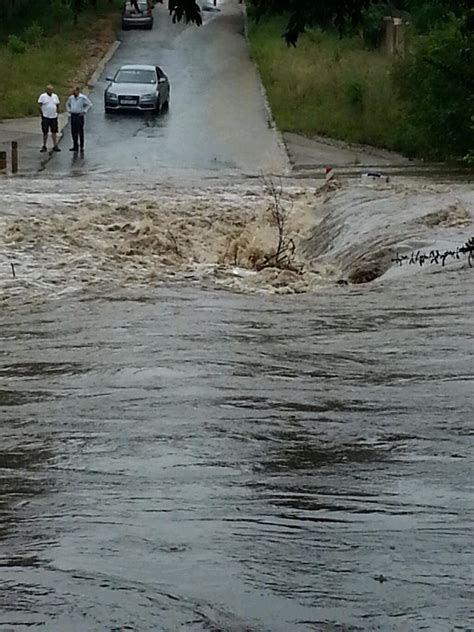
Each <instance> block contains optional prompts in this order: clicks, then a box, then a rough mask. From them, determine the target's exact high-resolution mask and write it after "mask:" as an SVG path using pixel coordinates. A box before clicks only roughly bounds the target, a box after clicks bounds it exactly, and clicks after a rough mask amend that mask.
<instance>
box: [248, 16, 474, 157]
mask: <svg viewBox="0 0 474 632" xmlns="http://www.w3.org/2000/svg"><path fill="white" fill-rule="evenodd" d="M373 9H374V11H373V14H372V17H371V19H372V23H371V24H372V33H373V34H374V39H373V40H372V43H375V41H376V39H377V37H378V36H377V35H376V33H377V28H376V25H377V24H378V21H379V19H380V18H381V15H382V13H383V11H381V10H380V9H379V8H377V7H374V8H373ZM436 15H437V14H436ZM422 17H423V19H424V20H425V23H426V20H427V17H426V16H422ZM420 19H421V18H420ZM430 19H431V20H434V17H433V16H431V17H430ZM366 24H367V22H366ZM284 25H285V20H284V18H281V19H276V18H275V19H272V20H269V21H265V22H261V23H260V24H259V25H258V26H257V25H256V24H255V23H251V24H250V28H249V35H250V42H251V47H252V51H253V55H254V57H255V59H256V61H257V63H258V66H259V69H260V73H261V76H262V80H263V83H264V85H265V87H266V90H267V93H268V97H269V101H270V105H271V107H272V110H273V114H274V117H275V120H276V122H277V124H278V126H279V127H280V129H281V130H282V131H291V132H299V133H303V134H307V135H315V134H321V135H326V136H331V137H334V138H339V139H343V140H346V141H349V142H356V143H366V144H371V145H375V146H380V147H386V148H388V149H392V150H396V151H401V152H403V153H405V154H406V155H409V156H420V157H425V158H430V159H450V158H457V159H459V158H464V157H466V159H467V158H468V155H470V156H471V159H472V156H473V155H474V139H473V136H474V130H473V123H472V117H473V115H474V59H473V55H474V41H473V39H474V35H473V31H472V29H470V28H469V26H468V18H467V16H466V17H465V18H458V17H454V16H453V15H451V16H450V17H447V18H446V19H445V20H444V21H442V22H441V23H438V25H437V26H436V28H435V29H432V30H431V31H430V32H429V34H426V35H415V34H413V33H411V34H410V37H409V44H408V50H407V54H406V55H405V57H404V58H403V59H399V58H397V57H390V56H388V55H385V54H384V53H382V52H381V51H380V50H379V49H373V48H370V49H368V48H367V46H366V45H365V42H364V40H365V39H366V34H365V33H364V38H361V37H360V36H346V37H344V38H342V39H341V38H339V37H338V36H337V35H336V34H334V33H332V32H328V31H322V30H319V29H314V30H311V31H308V32H306V33H305V34H303V35H302V36H301V38H300V40H299V41H298V45H297V47H296V48H288V47H287V46H286V45H285V43H284V42H283V40H282V38H281V33H282V32H283V30H284Z"/></svg>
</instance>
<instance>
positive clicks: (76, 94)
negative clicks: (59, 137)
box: [66, 86, 92, 152]
mask: <svg viewBox="0 0 474 632" xmlns="http://www.w3.org/2000/svg"><path fill="white" fill-rule="evenodd" d="M91 107H92V102H91V100H90V99H89V97H87V96H86V95H85V94H82V92H81V91H80V89H79V87H78V86H76V87H75V88H74V90H73V93H72V94H71V96H70V97H69V99H68V100H67V101H66V110H67V111H68V113H69V114H70V115H71V136H72V147H71V149H70V150H69V151H79V149H80V150H81V152H83V151H84V120H85V116H86V114H87V112H88V111H89V110H90V109H91Z"/></svg>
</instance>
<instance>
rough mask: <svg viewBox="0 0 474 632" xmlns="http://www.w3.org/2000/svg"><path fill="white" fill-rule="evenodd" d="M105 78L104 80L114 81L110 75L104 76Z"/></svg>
mask: <svg viewBox="0 0 474 632" xmlns="http://www.w3.org/2000/svg"><path fill="white" fill-rule="evenodd" d="M105 80H106V81H112V83H113V81H114V80H113V79H112V77H106V78H105Z"/></svg>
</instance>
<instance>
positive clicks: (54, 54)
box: [0, 2, 119, 119]
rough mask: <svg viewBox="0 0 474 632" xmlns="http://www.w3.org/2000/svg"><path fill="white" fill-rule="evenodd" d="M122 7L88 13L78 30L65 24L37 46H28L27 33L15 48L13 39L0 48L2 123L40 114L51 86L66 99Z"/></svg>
mask: <svg viewBox="0 0 474 632" xmlns="http://www.w3.org/2000/svg"><path fill="white" fill-rule="evenodd" d="M118 5H119V3H118V2H115V3H114V4H112V3H107V4H104V5H103V7H101V10H99V12H97V13H96V12H87V13H85V14H84V15H82V16H81V19H80V21H79V24H77V25H76V26H73V24H72V21H65V22H64V23H63V24H62V26H61V28H59V29H57V32H56V33H55V34H54V35H50V36H43V37H41V38H40V40H39V41H36V42H35V43H26V42H25V43H24V40H22V39H21V38H22V37H23V38H25V33H26V35H27V34H28V32H27V31H25V30H23V31H21V32H20V33H19V34H18V35H15V37H14V38H13V44H15V45H13V46H12V41H11V38H10V45H9V44H8V43H4V44H2V45H0V86H1V90H0V119H2V118H12V117H21V116H32V115H35V114H37V112H38V106H37V100H38V95H39V94H40V93H41V92H44V89H45V87H46V85H47V84H48V83H52V84H53V86H54V88H55V91H56V92H57V93H58V94H59V95H60V97H61V96H63V95H64V96H65V95H66V94H67V93H68V92H69V90H70V87H71V85H70V83H71V81H72V80H73V79H74V78H75V77H76V75H77V73H78V71H79V69H80V67H81V65H82V64H83V63H84V62H87V55H88V43H89V42H91V41H93V40H98V39H99V37H100V33H101V29H104V25H109V27H111V25H114V26H115V22H116V21H118V18H117V16H118V13H117V6H118ZM39 32H40V33H41V29H40V31H39ZM25 39H26V40H27V39H28V38H27V37H26V38H25ZM18 40H20V43H21V44H22V45H23V52H22V51H21V50H20V48H21V47H18V45H17V41H18ZM62 101H64V98H62Z"/></svg>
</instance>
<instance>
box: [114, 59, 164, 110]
mask: <svg viewBox="0 0 474 632" xmlns="http://www.w3.org/2000/svg"><path fill="white" fill-rule="evenodd" d="M107 81H109V82H110V83H109V85H108V86H107V88H106V89H105V94H104V107H105V111H106V112H107V113H112V112H117V111H119V110H152V111H153V110H154V111H156V112H159V111H160V110H161V109H162V108H166V107H168V105H169V101H170V86H169V81H168V77H167V76H166V75H165V73H164V72H163V71H162V70H161V68H160V67H159V66H146V65H143V64H140V65H127V66H122V67H121V68H120V70H118V71H117V73H116V74H115V77H113V78H110V77H108V78H107Z"/></svg>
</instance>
